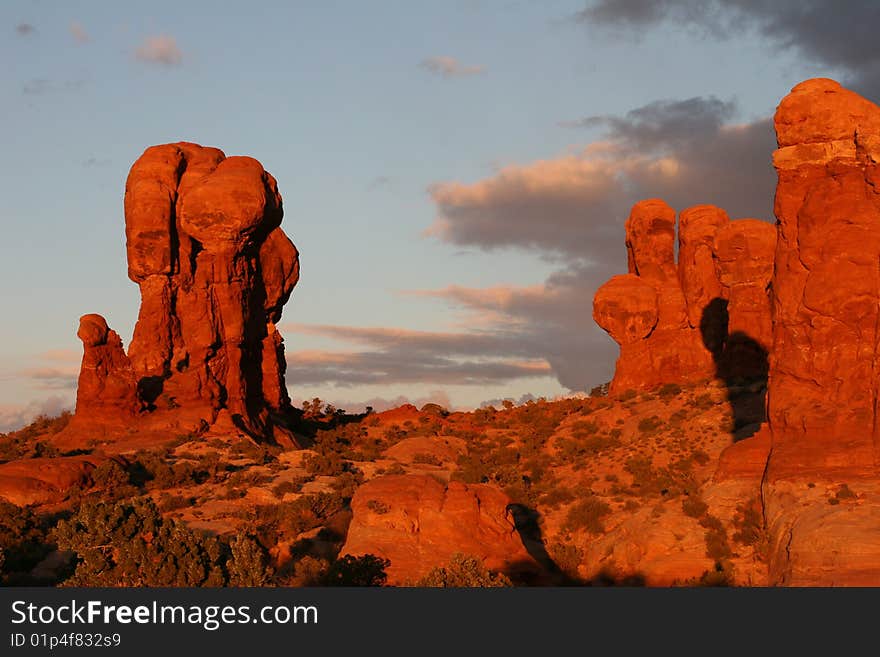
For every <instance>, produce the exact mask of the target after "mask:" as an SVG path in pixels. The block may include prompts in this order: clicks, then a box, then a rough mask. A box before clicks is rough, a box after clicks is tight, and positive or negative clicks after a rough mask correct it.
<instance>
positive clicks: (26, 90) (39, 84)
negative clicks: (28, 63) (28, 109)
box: [21, 78, 86, 96]
mask: <svg viewBox="0 0 880 657" xmlns="http://www.w3.org/2000/svg"><path fill="white" fill-rule="evenodd" d="M85 85H86V81H85V80H62V81H55V80H48V79H46V78H34V79H33V80H28V81H27V82H25V83H24V84H23V85H21V92H22V93H23V94H24V95H26V96H43V95H47V94H57V93H71V92H75V91H79V90H80V89H82V88H83V87H84V86H85Z"/></svg>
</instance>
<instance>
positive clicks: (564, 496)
mask: <svg viewBox="0 0 880 657" xmlns="http://www.w3.org/2000/svg"><path fill="white" fill-rule="evenodd" d="M575 499H576V498H575V494H574V493H573V492H572V490H571V489H570V488H566V487H565V486H558V487H556V488H553V489H551V490H548V491H547V492H545V493H544V494H543V495H541V496H540V497H539V498H538V501H539V502H540V504H541V505H543V506H548V507H550V508H551V509H555V508H557V507H558V506H560V505H561V504H568V503H569V502H573V501H574V500H575Z"/></svg>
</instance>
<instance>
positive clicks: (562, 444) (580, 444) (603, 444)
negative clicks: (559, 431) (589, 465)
mask: <svg viewBox="0 0 880 657" xmlns="http://www.w3.org/2000/svg"><path fill="white" fill-rule="evenodd" d="M619 435H620V432H619V431H618V432H617V435H607V436H604V435H600V436H590V437H588V438H582V439H578V438H564V437H559V438H557V439H556V449H557V451H558V455H559V456H560V458H562V459H563V460H565V461H571V460H574V459H579V458H584V457H587V456H595V455H596V454H599V453H601V452H604V451H606V450H609V449H612V448H614V447H619V446H620V440H619Z"/></svg>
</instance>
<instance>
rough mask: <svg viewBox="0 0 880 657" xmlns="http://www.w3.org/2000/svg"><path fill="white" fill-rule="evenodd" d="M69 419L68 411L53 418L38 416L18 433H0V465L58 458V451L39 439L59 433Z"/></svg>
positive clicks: (50, 444)
mask: <svg viewBox="0 0 880 657" xmlns="http://www.w3.org/2000/svg"><path fill="white" fill-rule="evenodd" d="M71 417H72V415H71V413H70V411H64V412H63V413H61V414H60V415H57V416H54V417H49V416H46V415H38V416H37V417H36V418H34V420H33V421H32V422H31V423H30V424H29V425H27V426H26V427H23V428H21V429H19V430H18V431H12V432H10V433H8V434H2V433H0V463H2V462H5V461H15V460H18V459H29V458H36V457H40V456H59V454H60V453H59V451H58V449H57V448H56V447H55V446H54V445H52V443H50V442H48V441H46V440H40V438H41V437H44V436H50V435H52V434H56V433H58V432H59V431H61V430H62V429H63V428H64V427H66V426H67V424H68V423H69V422H70V419H71Z"/></svg>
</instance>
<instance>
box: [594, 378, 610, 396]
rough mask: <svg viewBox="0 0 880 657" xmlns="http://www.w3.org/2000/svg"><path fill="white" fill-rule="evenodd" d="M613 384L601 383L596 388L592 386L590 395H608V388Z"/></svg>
mask: <svg viewBox="0 0 880 657" xmlns="http://www.w3.org/2000/svg"><path fill="white" fill-rule="evenodd" d="M610 386H611V384H610V382H609V383H600V384H599V385H597V386H595V387H594V388H590V397H607V396H608V389H609V387H610Z"/></svg>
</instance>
